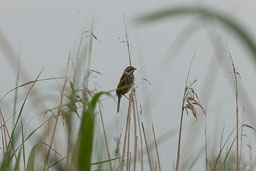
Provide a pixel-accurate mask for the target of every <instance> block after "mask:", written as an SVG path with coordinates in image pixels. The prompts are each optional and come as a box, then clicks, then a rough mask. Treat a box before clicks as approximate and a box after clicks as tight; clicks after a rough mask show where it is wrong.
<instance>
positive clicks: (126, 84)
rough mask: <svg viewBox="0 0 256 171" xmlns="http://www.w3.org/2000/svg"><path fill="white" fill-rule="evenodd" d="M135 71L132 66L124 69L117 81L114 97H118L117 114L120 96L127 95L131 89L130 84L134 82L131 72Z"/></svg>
mask: <svg viewBox="0 0 256 171" xmlns="http://www.w3.org/2000/svg"><path fill="white" fill-rule="evenodd" d="M135 70H136V68H134V67H133V66H128V67H127V68H125V70H124V73H123V75H122V77H121V79H120V81H119V84H118V86H117V88H116V95H117V97H118V103H117V113H118V112H119V109H120V102H121V98H122V95H125V94H126V93H128V92H129V91H130V89H131V87H132V84H133V82H134V75H133V72H134V71H135Z"/></svg>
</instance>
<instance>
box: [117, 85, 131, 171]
mask: <svg viewBox="0 0 256 171" xmlns="http://www.w3.org/2000/svg"><path fill="white" fill-rule="evenodd" d="M131 90H132V91H131V95H130V99H129V106H128V114H127V119H126V128H125V136H124V144H123V151H122V159H121V165H120V170H121V171H123V169H124V168H123V167H124V157H125V151H126V140H127V134H128V129H129V120H130V115H131V105H132V99H131V98H132V97H133V86H132V88H131Z"/></svg>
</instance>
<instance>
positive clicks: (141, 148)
mask: <svg viewBox="0 0 256 171" xmlns="http://www.w3.org/2000/svg"><path fill="white" fill-rule="evenodd" d="M135 101H136V103H135V104H136V111H137V122H138V126H139V135H140V155H141V157H140V168H141V171H143V170H144V168H143V142H142V131H141V125H140V115H139V110H138V103H137V98H136V96H135Z"/></svg>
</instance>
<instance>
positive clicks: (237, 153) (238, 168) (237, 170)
mask: <svg viewBox="0 0 256 171" xmlns="http://www.w3.org/2000/svg"><path fill="white" fill-rule="evenodd" d="M228 53H229V57H230V60H231V64H232V68H233V74H234V84H235V98H236V99H235V100H236V171H239V170H240V166H239V161H240V160H239V128H238V123H239V116H238V111H239V110H238V105H239V104H238V85H237V75H238V76H240V75H239V73H238V72H237V71H236V67H235V64H234V61H233V58H232V55H231V53H230V51H228Z"/></svg>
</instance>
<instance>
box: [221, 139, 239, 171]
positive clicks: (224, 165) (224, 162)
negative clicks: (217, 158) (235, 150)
mask: <svg viewBox="0 0 256 171" xmlns="http://www.w3.org/2000/svg"><path fill="white" fill-rule="evenodd" d="M235 140H236V137H235V138H234V139H233V142H232V144H231V146H230V147H229V149H228V151H227V153H226V155H225V158H224V161H223V163H222V165H221V170H222V168H223V170H225V168H226V162H227V158H228V155H229V153H230V151H231V149H232V147H233V145H234V142H235Z"/></svg>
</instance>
